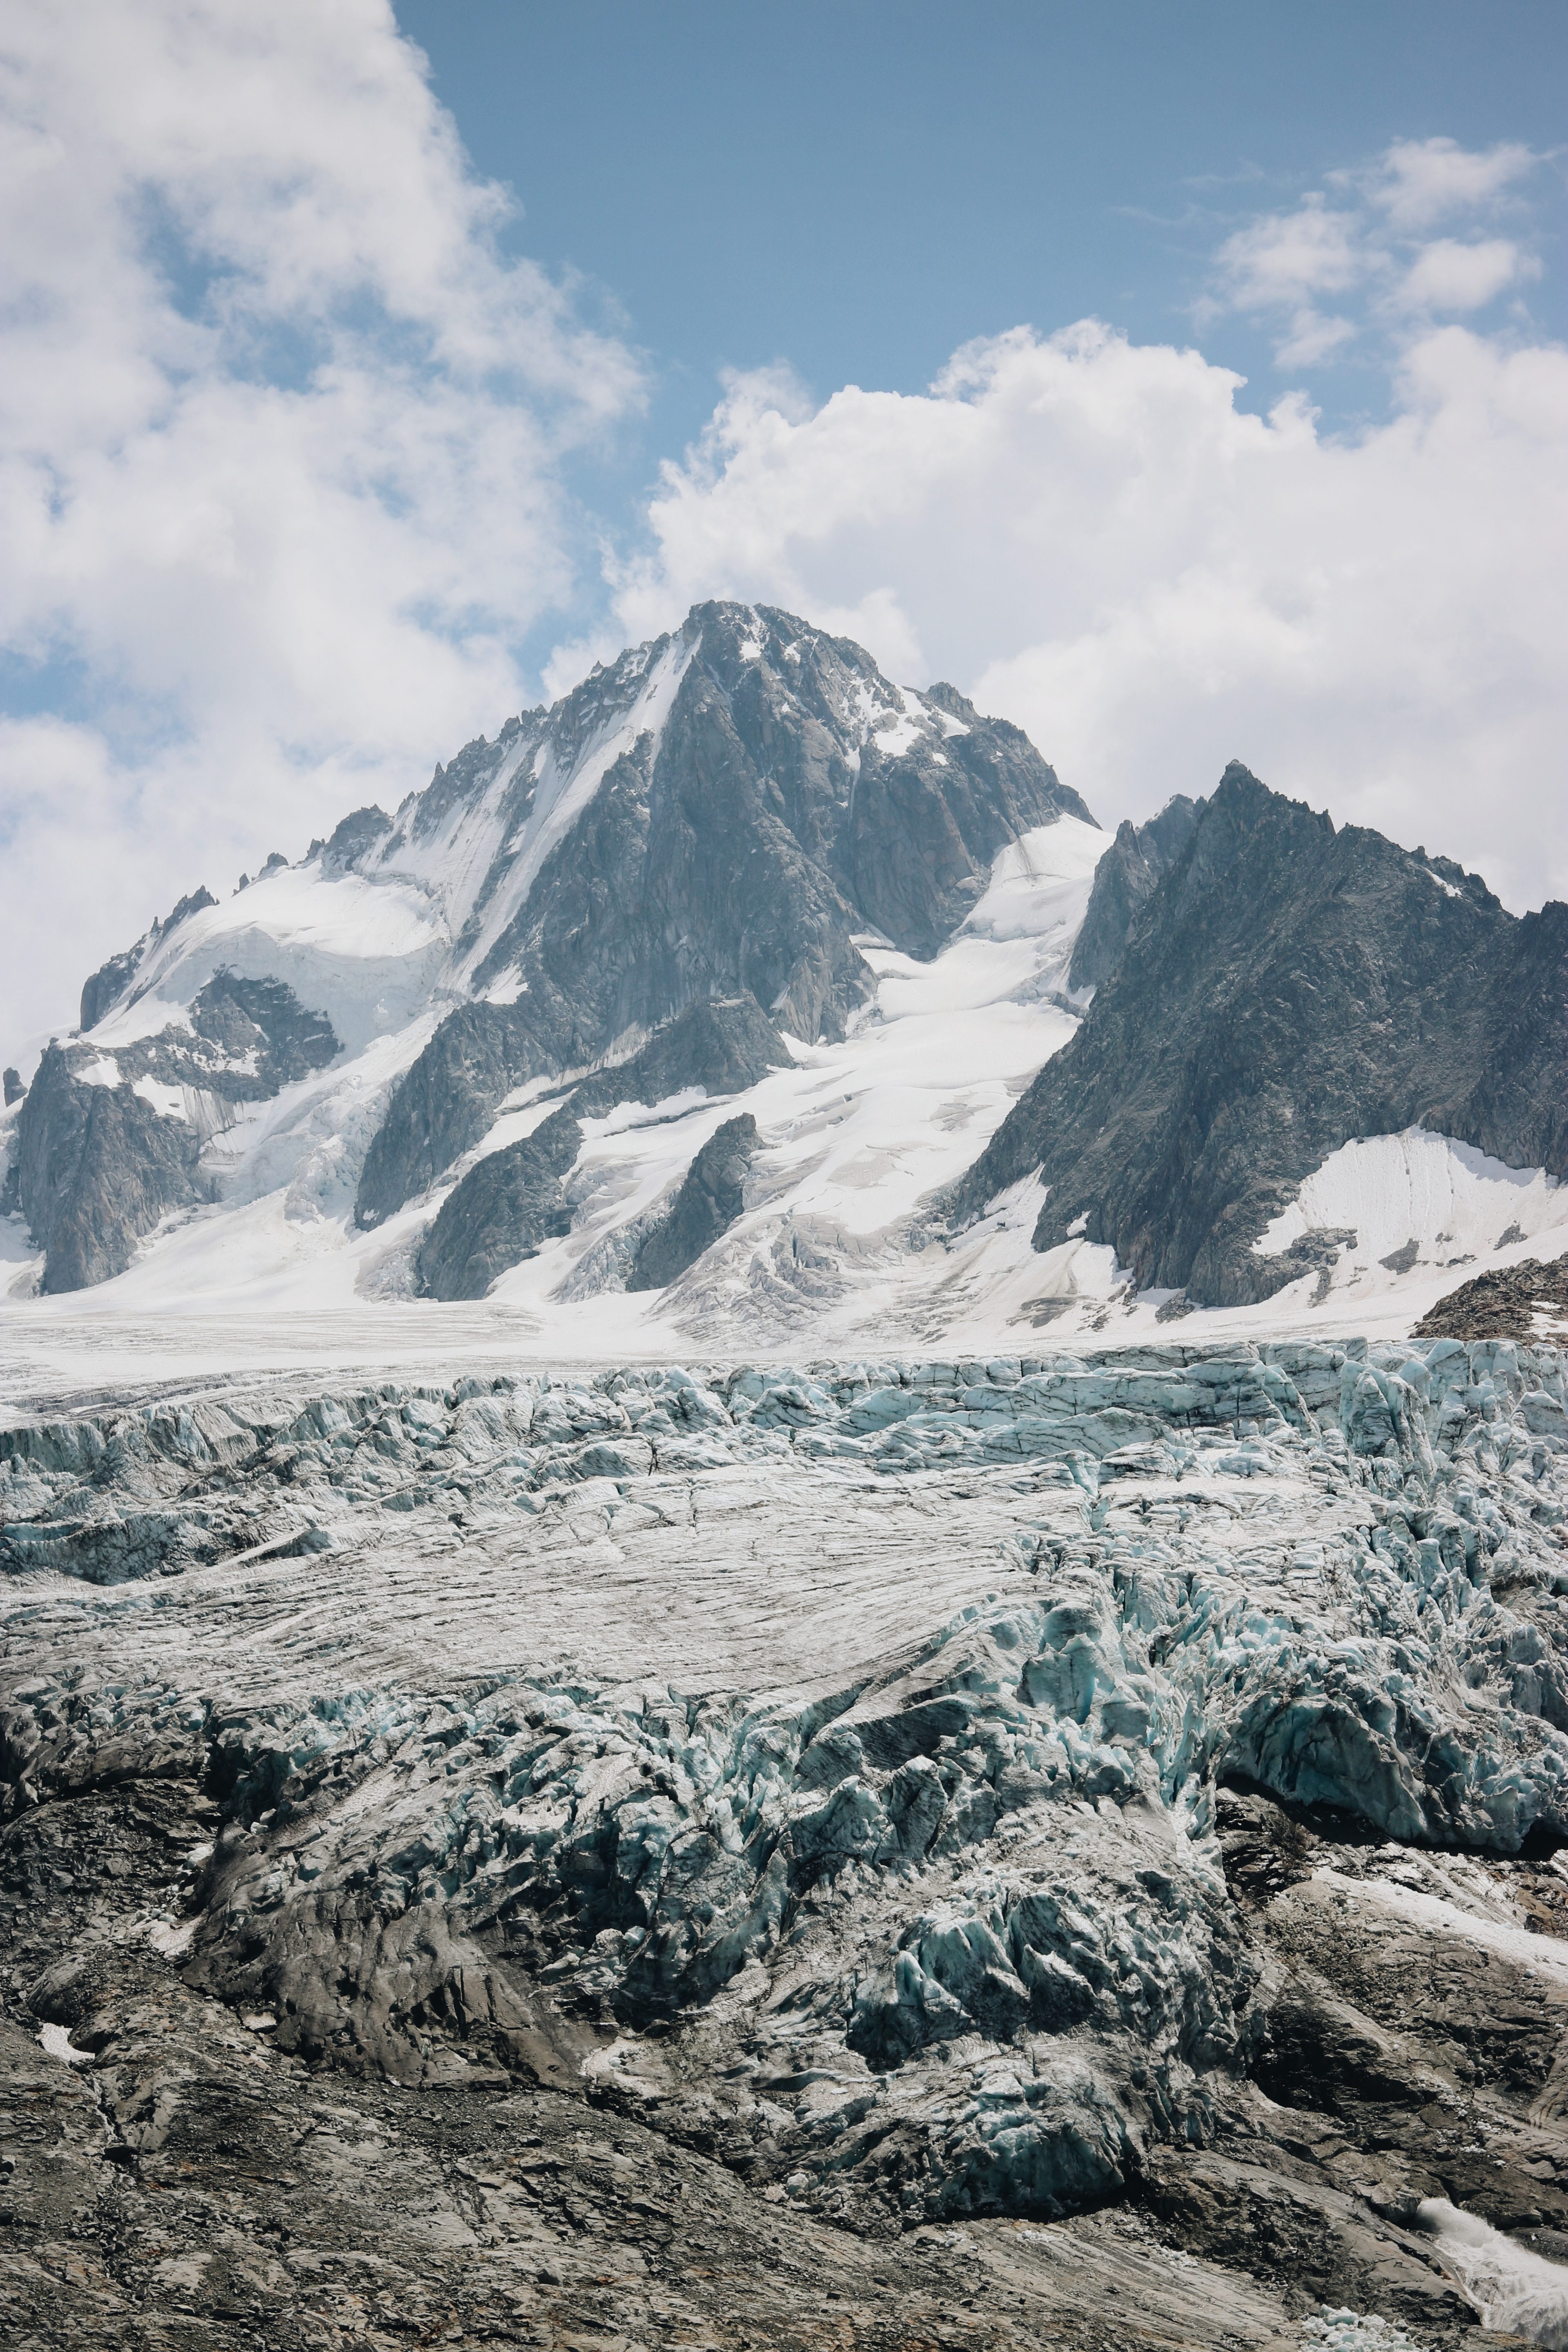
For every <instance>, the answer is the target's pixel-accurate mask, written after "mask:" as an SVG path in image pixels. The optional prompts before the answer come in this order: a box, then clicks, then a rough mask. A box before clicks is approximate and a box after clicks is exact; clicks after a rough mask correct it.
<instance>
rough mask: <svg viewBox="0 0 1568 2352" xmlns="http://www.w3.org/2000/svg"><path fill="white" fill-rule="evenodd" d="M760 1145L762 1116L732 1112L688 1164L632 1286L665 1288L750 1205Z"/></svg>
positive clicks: (645, 1248) (639, 1256)
mask: <svg viewBox="0 0 1568 2352" xmlns="http://www.w3.org/2000/svg"><path fill="white" fill-rule="evenodd" d="M756 1148H757V1122H756V1120H755V1119H754V1118H752V1114H751V1112H750V1111H742V1114H741V1116H740V1118H727V1119H726V1120H725V1122H724V1124H723V1126H722V1127H721V1128H720V1129H719V1130H718V1132H717V1134H715V1135H712V1136H710V1138H709V1139H708V1141H707V1142H706V1143H705V1144H704V1145H703V1147H702V1149H701V1150H700V1152H699V1153H698V1155H697V1157H696V1159H695V1160H693V1161H692V1163H691V1165H690V1167H689V1169H688V1170H687V1171H686V1177H685V1180H684V1181H683V1182H682V1184H681V1187H680V1190H679V1192H678V1193H677V1194H676V1196H675V1199H674V1201H673V1202H671V1204H670V1209H669V1214H668V1216H667V1217H666V1218H665V1219H664V1221H663V1223H661V1224H658V1225H656V1226H655V1227H654V1229H653V1231H652V1232H651V1233H650V1234H648V1235H647V1239H646V1240H645V1241H644V1243H643V1244H642V1247H641V1249H640V1250H639V1251H638V1253H637V1266H636V1269H635V1270H634V1272H633V1273H632V1275H631V1276H630V1278H629V1279H628V1281H627V1283H626V1288H627V1289H628V1290H662V1289H664V1288H665V1286H667V1285H668V1284H669V1283H671V1282H674V1281H675V1280H676V1279H677V1277H678V1276H680V1275H683V1274H684V1273H685V1272H686V1269H687V1267H688V1266H689V1265H696V1263H697V1261H698V1259H699V1258H700V1256H701V1255H702V1253H703V1251H704V1250H707V1249H711V1248H712V1246H713V1244H714V1243H715V1242H716V1241H718V1240H720V1239H721V1237H722V1235H723V1234H727V1233H728V1232H729V1230H730V1228H731V1225H732V1224H733V1223H734V1222H735V1220H736V1218H737V1217H738V1216H739V1215H740V1213H741V1212H742V1208H743V1207H744V1205H745V1200H744V1193H745V1182H746V1171H747V1170H748V1169H749V1168H750V1167H751V1164H752V1154H753V1153H754V1152H755V1150H756Z"/></svg>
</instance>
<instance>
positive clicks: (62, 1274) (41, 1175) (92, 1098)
mask: <svg viewBox="0 0 1568 2352" xmlns="http://www.w3.org/2000/svg"><path fill="white" fill-rule="evenodd" d="M16 1146H17V1157H16V1171H17V1196H18V1199H19V1201H20V1204H21V1208H22V1213H23V1214H24V1215H25V1216H26V1220H27V1223H28V1225H29V1227H30V1228H31V1231H32V1234H33V1239H34V1241H35V1242H37V1243H39V1244H42V1246H43V1248H44V1251H45V1252H46V1255H45V1260H44V1273H43V1288H44V1289H45V1291H47V1292H52V1291H61V1290H82V1289H85V1288H86V1287H87V1286H89V1284H91V1283H95V1282H107V1281H108V1279H109V1277H110V1276H111V1275H115V1274H122V1273H123V1272H124V1270H125V1268H126V1267H127V1266H128V1265H130V1263H131V1259H132V1253H133V1252H134V1250H135V1247H136V1244H137V1242H138V1241H139V1240H140V1239H141V1237H142V1234H150V1233H151V1232H152V1230H153V1226H154V1225H155V1224H156V1223H158V1221H159V1219H160V1218H161V1217H163V1216H164V1215H166V1214H167V1213H168V1212H169V1211H170V1210H171V1209H184V1208H188V1207H190V1206H191V1205H192V1204H193V1203H194V1202H197V1201H199V1200H201V1199H202V1198H203V1197H204V1194H203V1192H202V1188H201V1185H200V1183H199V1181H198V1179H197V1175H196V1160H197V1156H198V1154H199V1152H200V1150H201V1137H200V1136H199V1134H198V1133H197V1131H196V1130H195V1128H193V1127H192V1126H190V1125H189V1124H188V1123H187V1122H186V1121H185V1120H184V1119H175V1118H164V1117H163V1114H162V1113H161V1112H159V1111H157V1110H154V1109H153V1106H152V1104H151V1103H147V1102H143V1100H142V1097H141V1096H140V1095H138V1094H135V1093H133V1092H132V1088H131V1087H129V1086H118V1087H100V1086H79V1085H78V1084H77V1082H76V1080H75V1079H74V1078H73V1077H72V1076H71V1071H70V1065H69V1062H68V1058H67V1055H66V1052H65V1049H64V1048H62V1047H61V1046H58V1045H50V1047H49V1048H48V1051H47V1053H46V1054H45V1055H44V1057H43V1059H42V1061H41V1062H40V1063H39V1065H38V1074H37V1077H36V1078H35V1079H34V1080H33V1083H32V1085H31V1087H29V1088H28V1090H27V1097H26V1101H25V1103H24V1104H23V1106H22V1110H21V1115H20V1118H19V1119H18V1121H17V1138H16Z"/></svg>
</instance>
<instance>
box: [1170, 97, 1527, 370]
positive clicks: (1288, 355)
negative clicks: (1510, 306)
mask: <svg viewBox="0 0 1568 2352" xmlns="http://www.w3.org/2000/svg"><path fill="white" fill-rule="evenodd" d="M1543 160H1544V159H1543V158H1542V157H1541V156H1539V155H1537V154H1535V153H1534V152H1532V151H1531V149H1530V148H1528V147H1521V146H1519V145H1517V144H1504V145H1501V146H1498V147H1493V148H1489V149H1488V150H1487V151H1486V152H1484V153H1483V152H1472V151H1471V150H1468V149H1467V148H1462V147H1460V146H1458V145H1457V144H1456V142H1454V141H1453V140H1452V139H1424V140H1409V139H1399V140H1395V141H1394V143H1393V145H1392V146H1390V147H1388V148H1387V149H1385V151H1384V153H1383V154H1382V155H1380V156H1379V157H1378V159H1377V161H1376V162H1375V163H1372V164H1369V165H1366V166H1363V168H1361V169H1359V170H1356V171H1351V172H1338V173H1333V174H1332V175H1331V185H1332V186H1333V187H1334V189H1335V190H1336V192H1337V201H1336V202H1335V203H1334V204H1330V202H1329V201H1328V199H1327V198H1326V197H1325V196H1324V194H1323V193H1322V191H1321V189H1314V190H1312V191H1311V192H1310V194H1307V195H1305V196H1303V197H1302V199H1301V200H1300V203H1299V204H1298V205H1295V206H1293V207H1292V208H1291V209H1290V210H1289V211H1287V212H1273V213H1266V214H1263V215H1260V216H1259V217H1258V219H1256V220H1252V221H1248V222H1247V223H1246V225H1245V226H1243V227H1241V228H1238V229H1237V230H1235V231H1234V232H1233V233H1232V234H1231V236H1228V237H1226V240H1225V242H1224V243H1223V244H1222V245H1221V247H1220V248H1219V251H1218V252H1217V254H1216V255H1215V267H1214V278H1213V285H1212V288H1211V290H1210V291H1209V292H1208V294H1206V295H1205V298H1204V299H1203V301H1202V302H1201V303H1200V304H1199V306H1198V311H1197V316H1198V319H1199V320H1200V323H1205V324H1206V323H1208V322H1210V321H1212V320H1214V319H1215V318H1216V317H1218V316H1220V315H1221V314H1222V313H1223V312H1225V311H1226V310H1239V311H1243V312H1245V313H1247V315H1248V316H1249V317H1252V318H1259V319H1264V318H1268V317H1270V316H1273V317H1276V318H1278V319H1279V326H1278V328H1277V330H1276V338H1277V339H1276V342H1275V352H1274V356H1275V361H1276V364H1277V365H1278V366H1279V367H1280V368H1282V369H1286V370H1289V371H1290V372H1292V373H1298V372H1300V370H1302V369H1305V368H1310V367H1315V366H1317V365H1319V364H1320V363H1321V362H1322V361H1324V360H1326V359H1329V358H1331V357H1333V356H1334V355H1335V354H1336V353H1340V354H1342V353H1345V352H1348V349H1349V347H1350V346H1351V345H1352V343H1354V342H1356V341H1358V339H1359V338H1360V337H1361V336H1362V335H1363V332H1364V331H1366V330H1368V329H1371V330H1373V331H1374V332H1377V333H1380V334H1384V335H1386V334H1387V333H1388V332H1389V331H1393V334H1394V340H1395V341H1400V340H1402V339H1405V338H1407V337H1408V335H1409V333H1410V331H1411V328H1410V319H1411V315H1412V314H1413V313H1422V314H1425V315H1426V316H1428V317H1430V316H1433V315H1436V314H1440V313H1450V314H1451V313H1453V312H1456V311H1472V310H1482V309H1484V308H1485V306H1486V305H1487V303H1489V302H1492V301H1495V300H1496V299H1497V298H1498V296H1499V295H1500V294H1502V293H1504V292H1506V290H1507V289H1509V288H1510V287H1517V286H1520V285H1522V284H1523V283H1525V282H1526V281H1527V280H1529V279H1531V278H1538V277H1539V276H1540V275H1541V264H1540V262H1539V260H1538V259H1537V258H1536V257H1535V256H1534V255H1533V254H1531V253H1530V252H1528V251H1527V250H1525V249H1524V248H1522V247H1521V246H1520V245H1518V244H1516V243H1514V242H1512V241H1511V240H1510V239H1508V238H1505V237H1497V236H1493V237H1484V236H1475V235H1471V236H1468V237H1466V238H1458V237H1453V236H1441V237H1435V238H1428V237H1426V236H1424V235H1423V232H1424V231H1426V230H1429V229H1431V228H1433V227H1435V226H1436V224H1437V223H1438V222H1439V221H1441V220H1446V219H1450V218H1452V217H1453V216H1454V215H1456V214H1465V215H1469V216H1470V220H1471V226H1472V227H1473V226H1475V225H1476V224H1478V223H1479V222H1482V221H1484V220H1485V219H1486V218H1488V217H1489V215H1492V214H1494V213H1495V212H1496V211H1497V210H1498V209H1499V207H1500V205H1503V204H1505V203H1507V204H1509V205H1510V206H1511V207H1512V209H1514V210H1516V211H1517V210H1519V209H1520V196H1519V190H1520V185H1521V183H1522V182H1523V181H1524V180H1526V179H1527V178H1528V177H1529V176H1530V175H1531V173H1535V172H1536V171H1538V170H1539V168H1540V166H1541V164H1542V162H1543ZM1325 296H1332V297H1334V298H1335V299H1336V301H1337V302H1338V304H1339V306H1340V307H1339V308H1338V310H1336V311H1335V312H1333V313H1332V314H1325V312H1324V311H1323V310H1321V307H1320V305H1321V299H1322V298H1323V297H1325ZM1352 308H1359V317H1355V316H1350V315H1347V311H1348V310H1351V309H1352Z"/></svg>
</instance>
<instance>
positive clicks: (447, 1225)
mask: <svg viewBox="0 0 1568 2352" xmlns="http://www.w3.org/2000/svg"><path fill="white" fill-rule="evenodd" d="M582 1143H583V1130H582V1129H581V1127H580V1126H579V1125H578V1123H577V1121H576V1119H575V1118H574V1116H573V1114H572V1112H571V1111H570V1110H564V1109H563V1110H558V1111H552V1113H551V1115H550V1117H549V1118H546V1119H544V1120H542V1122H541V1123H540V1125H539V1126H538V1127H536V1128H535V1129H534V1130H533V1132H532V1134H531V1135H527V1136H525V1137H524V1138H523V1139H522V1140H521V1143H512V1144H508V1145H507V1146H506V1148H505V1149H504V1150H500V1151H491V1152H488V1153H487V1154H486V1156H485V1157H484V1159H482V1160H478V1161H477V1162H476V1163H475V1165H474V1166H473V1167H472V1168H470V1169H469V1171H468V1174H467V1175H466V1176H465V1177H464V1178H463V1180H462V1181H461V1183H459V1184H457V1185H454V1187H453V1189H452V1190H451V1192H448V1193H447V1198H446V1200H445V1201H444V1202H442V1204H441V1210H440V1213H439V1214H438V1216H437V1219H436V1222H435V1223H434V1224H433V1225H432V1226H431V1228H430V1231H429V1232H428V1234H426V1237H425V1239H424V1241H423V1242H422V1243H421V1244H420V1245H419V1254H418V1257H417V1259H416V1270H417V1276H418V1283H419V1288H420V1291H421V1292H422V1294H423V1295H424V1297H426V1298H482V1297H484V1295H485V1293H486V1291H487V1290H488V1289H489V1286H490V1285H491V1283H492V1282H493V1281H494V1280H495V1278H496V1276H497V1275H498V1274H504V1273H505V1272H506V1269H507V1267H508V1266H509V1265H520V1264H521V1261H522V1260H523V1259H524V1258H525V1257H532V1256H533V1255H535V1253H536V1252H537V1251H538V1249H539V1247H540V1244H542V1242H545V1241H547V1240H549V1238H550V1237H551V1235H552V1234H564V1233H567V1232H569V1231H570V1230H571V1224H572V1210H571V1205H570V1203H569V1202H568V1201H567V1198H566V1187H565V1182H564V1181H563V1180H564V1179H565V1177H566V1176H567V1174H568V1173H569V1172H570V1171H571V1167H572V1163H573V1161H574V1160H575V1159H576V1157H577V1154H578V1152H579V1150H581V1148H582Z"/></svg>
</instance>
